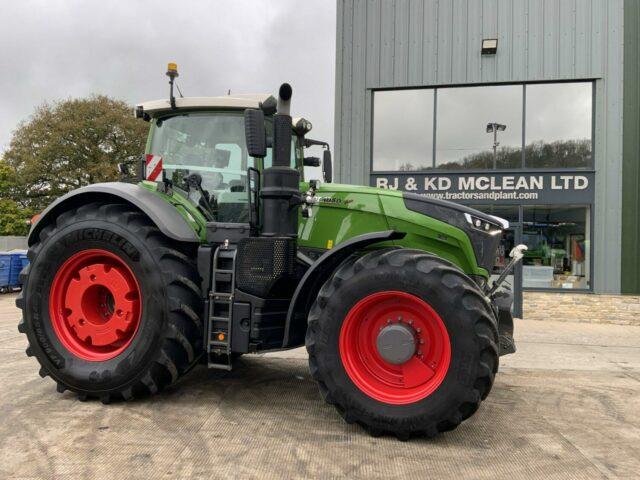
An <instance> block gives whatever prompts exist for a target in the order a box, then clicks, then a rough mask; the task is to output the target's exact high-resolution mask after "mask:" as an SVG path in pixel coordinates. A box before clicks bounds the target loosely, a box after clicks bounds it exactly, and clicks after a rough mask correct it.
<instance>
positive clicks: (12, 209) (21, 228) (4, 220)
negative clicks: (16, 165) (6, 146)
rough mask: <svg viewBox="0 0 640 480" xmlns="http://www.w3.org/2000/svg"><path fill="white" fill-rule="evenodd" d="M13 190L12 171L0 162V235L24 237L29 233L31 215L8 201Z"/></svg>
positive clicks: (13, 177) (13, 178)
mask: <svg viewBox="0 0 640 480" xmlns="http://www.w3.org/2000/svg"><path fill="white" fill-rule="evenodd" d="M15 189H16V183H15V176H14V175H13V171H12V170H11V168H10V167H9V166H8V165H7V164H6V163H4V162H2V161H0V235H26V234H27V232H28V231H29V219H30V218H31V216H32V215H33V214H32V212H31V211H30V210H29V209H25V208H21V207H20V206H19V205H18V204H17V203H16V202H14V201H13V200H10V199H9V197H10V195H11V193H12V192H13V191H15Z"/></svg>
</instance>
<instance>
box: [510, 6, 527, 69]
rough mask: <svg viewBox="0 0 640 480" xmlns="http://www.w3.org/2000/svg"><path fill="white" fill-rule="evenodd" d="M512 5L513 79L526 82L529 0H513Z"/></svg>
mask: <svg viewBox="0 0 640 480" xmlns="http://www.w3.org/2000/svg"><path fill="white" fill-rule="evenodd" d="M511 3H512V10H511V22H512V24H513V35H512V38H511V41H512V46H511V56H512V60H511V67H512V69H511V78H513V80H524V79H526V78H527V52H528V43H527V35H528V31H529V2H528V0H512V2H511Z"/></svg>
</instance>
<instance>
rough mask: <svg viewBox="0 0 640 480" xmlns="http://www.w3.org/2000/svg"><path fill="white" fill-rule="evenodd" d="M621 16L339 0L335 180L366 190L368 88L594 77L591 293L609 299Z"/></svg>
mask: <svg viewBox="0 0 640 480" xmlns="http://www.w3.org/2000/svg"><path fill="white" fill-rule="evenodd" d="M623 12H624V1H623V0H482V1H480V0H338V2H337V16H338V18H337V42H336V48H337V55H336V62H337V64H336V112H335V142H336V145H335V154H336V155H335V158H336V166H337V168H336V177H337V181H340V182H343V183H357V184H364V185H368V184H369V174H370V160H371V132H372V128H373V127H372V125H371V117H372V108H373V101H372V91H373V90H375V89H379V88H407V87H424V86H440V85H461V84H483V83H508V82H529V81H554V80H570V79H595V80H596V82H595V96H596V102H595V132H594V143H595V170H596V200H595V215H594V218H595V222H594V227H593V232H594V245H597V249H598V252H600V253H596V255H595V261H594V266H593V267H594V280H595V290H596V291H597V292H600V293H606V292H607V293H618V292H619V291H620V268H621V267H620V261H621V257H620V229H621V213H620V212H621V183H622V180H621V177H622V173H621V172H622V134H621V132H622V110H623V109H622V105H623V102H622V90H623V89H622V87H623V85H622V81H623V62H622V59H623V43H624V35H623V17H624V15H623ZM483 38H498V52H497V54H496V55H491V56H481V55H480V47H481V41H482V39H483ZM603 252H606V254H604V253H603Z"/></svg>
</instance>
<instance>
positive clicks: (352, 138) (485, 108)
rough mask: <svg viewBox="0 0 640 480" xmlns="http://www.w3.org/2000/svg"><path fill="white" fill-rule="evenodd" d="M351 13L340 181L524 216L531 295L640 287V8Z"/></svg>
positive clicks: (498, 4) (342, 40) (469, 1)
mask: <svg viewBox="0 0 640 480" xmlns="http://www.w3.org/2000/svg"><path fill="white" fill-rule="evenodd" d="M337 11H338V18H337V68H336V117H335V152H336V176H337V180H338V181H341V182H344V183H356V184H365V185H372V186H377V187H380V188H394V189H401V190H407V191H412V192H415V193H421V194H424V195H428V196H432V197H436V198H444V199H450V200H453V201H456V202H461V203H465V204H467V205H471V206H473V207H474V208H478V209H480V210H483V211H486V212H488V213H493V214H495V215H498V216H501V217H504V218H506V219H508V220H509V221H510V222H511V224H512V228H511V229H510V231H509V232H507V234H506V235H505V238H504V239H503V246H502V250H501V253H500V255H499V256H498V258H497V259H496V272H498V271H499V268H500V267H501V265H503V264H504V262H505V258H504V257H505V255H506V254H508V250H509V248H510V246H511V245H513V244H516V243H525V244H527V245H528V246H529V251H528V253H527V256H526V257H525V261H524V265H523V267H522V268H521V269H520V270H519V272H518V277H519V278H516V279H515V281H516V283H518V284H521V285H522V287H523V288H524V289H525V290H527V289H529V290H541V291H548V292H555V291H557V292H566V291H571V292H576V293H577V292H580V293H592V292H593V293H603V294H604V293H607V294H614V295H616V294H621V293H625V294H639V293H640V195H639V191H640V189H639V184H640V168H639V166H640V48H639V47H640V2H638V1H636V0H562V1H561V0H483V1H477V0H338V9H337Z"/></svg>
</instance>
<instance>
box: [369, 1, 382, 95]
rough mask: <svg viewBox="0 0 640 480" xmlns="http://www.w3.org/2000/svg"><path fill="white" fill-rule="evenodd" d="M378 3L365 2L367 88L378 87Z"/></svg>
mask: <svg viewBox="0 0 640 480" xmlns="http://www.w3.org/2000/svg"><path fill="white" fill-rule="evenodd" d="M380 2H381V0H370V1H369V2H367V54H366V55H367V83H366V85H367V87H377V86H378V85H380Z"/></svg>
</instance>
